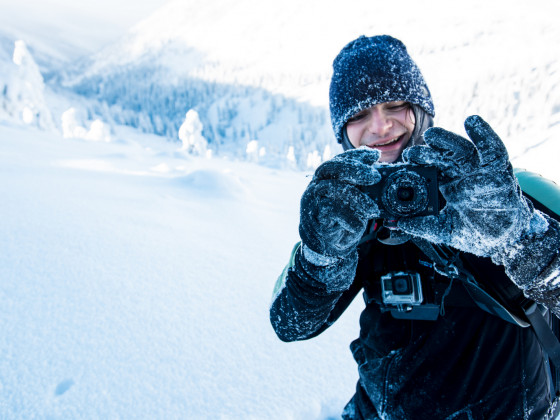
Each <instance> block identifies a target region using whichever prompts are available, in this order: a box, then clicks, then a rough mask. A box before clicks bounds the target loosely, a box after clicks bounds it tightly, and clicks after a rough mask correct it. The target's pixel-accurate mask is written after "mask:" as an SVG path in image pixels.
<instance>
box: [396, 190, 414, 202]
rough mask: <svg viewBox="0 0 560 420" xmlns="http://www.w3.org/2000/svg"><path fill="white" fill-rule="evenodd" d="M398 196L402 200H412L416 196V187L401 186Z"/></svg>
mask: <svg viewBox="0 0 560 420" xmlns="http://www.w3.org/2000/svg"><path fill="white" fill-rule="evenodd" d="M397 198H398V199H399V200H401V201H410V200H412V199H413V198H414V189H413V188H412V187H400V188H399V189H398V190H397Z"/></svg>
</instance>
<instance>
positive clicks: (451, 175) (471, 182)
mask: <svg viewBox="0 0 560 420" xmlns="http://www.w3.org/2000/svg"><path fill="white" fill-rule="evenodd" d="M465 129H466V132H467V134H468V136H469V137H470V139H471V140H472V142H471V141H469V140H467V139H465V138H463V137H461V136H458V135H456V134H454V133H451V132H449V131H446V130H444V129H441V128H431V129H429V130H427V131H426V133H425V134H424V139H425V141H426V144H427V145H425V146H413V147H411V148H409V149H407V150H405V151H404V153H403V159H404V160H405V162H410V163H415V164H419V165H433V166H436V167H437V168H438V171H439V173H440V177H439V187H440V191H441V194H442V195H443V197H444V198H445V200H446V202H447V203H446V206H445V208H444V209H443V210H442V211H441V212H440V214H439V215H438V216H427V217H423V218H420V217H418V218H410V219H404V218H403V219H400V220H399V222H398V227H399V228H400V229H401V230H402V231H404V232H406V233H409V234H411V235H414V236H419V237H423V238H425V239H427V240H429V241H431V242H432V243H440V244H441V243H443V244H446V245H449V246H452V247H454V248H456V249H459V250H462V251H466V252H469V253H472V254H476V255H479V256H485V257H491V258H492V260H493V261H494V262H495V263H496V264H499V265H504V266H505V268H506V271H507V273H508V275H509V277H510V278H511V279H512V280H513V281H514V282H515V283H517V284H518V286H520V287H522V288H524V289H527V288H530V287H534V283H533V284H530V283H531V282H534V280H535V278H536V277H537V276H538V275H539V274H540V273H541V272H542V270H543V269H544V268H545V267H547V266H548V265H549V264H550V263H551V261H552V260H553V259H554V257H555V256H556V255H557V254H558V249H559V246H560V237H559V234H558V224H557V222H555V221H552V220H551V219H549V218H548V217H545V216H544V215H543V214H542V213H541V212H539V211H536V210H535V209H534V208H533V205H532V204H531V203H530V202H529V201H528V200H527V199H525V197H523V195H522V192H521V189H520V187H519V184H518V183H517V179H516V178H515V176H514V174H513V170H512V167H511V164H510V162H509V158H508V154H507V151H506V148H505V146H504V144H503V143H502V141H501V140H500V138H499V137H498V136H497V135H496V133H495V132H494V131H493V130H492V128H491V127H490V126H489V125H488V124H487V123H486V122H485V121H484V120H482V118H480V117H478V116H471V117H469V118H467V120H466V121H465Z"/></svg>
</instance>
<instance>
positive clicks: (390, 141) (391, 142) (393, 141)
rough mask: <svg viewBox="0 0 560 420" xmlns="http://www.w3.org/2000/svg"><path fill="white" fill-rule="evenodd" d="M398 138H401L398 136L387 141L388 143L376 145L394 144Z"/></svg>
mask: <svg viewBox="0 0 560 420" xmlns="http://www.w3.org/2000/svg"><path fill="white" fill-rule="evenodd" d="M398 140H399V138H398V137H395V138H394V139H392V140H389V141H388V142H386V143H380V144H376V145H375V146H388V145H390V144H393V143H395V142H397V141H398Z"/></svg>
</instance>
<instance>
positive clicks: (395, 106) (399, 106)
mask: <svg viewBox="0 0 560 420" xmlns="http://www.w3.org/2000/svg"><path fill="white" fill-rule="evenodd" d="M408 108H410V104H409V103H408V102H392V103H390V104H388V105H387V108H386V109H387V110H388V111H394V112H398V111H402V110H403V109H408Z"/></svg>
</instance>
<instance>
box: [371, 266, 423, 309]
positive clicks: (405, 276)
mask: <svg viewBox="0 0 560 420" xmlns="http://www.w3.org/2000/svg"><path fill="white" fill-rule="evenodd" d="M381 298H382V300H383V303H384V304H385V305H390V306H397V307H403V306H417V305H421V304H422V302H423V300H424V297H423V295H422V283H421V280H420V274H418V273H415V272H406V271H396V272H391V273H389V274H386V275H384V276H382V277H381Z"/></svg>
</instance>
